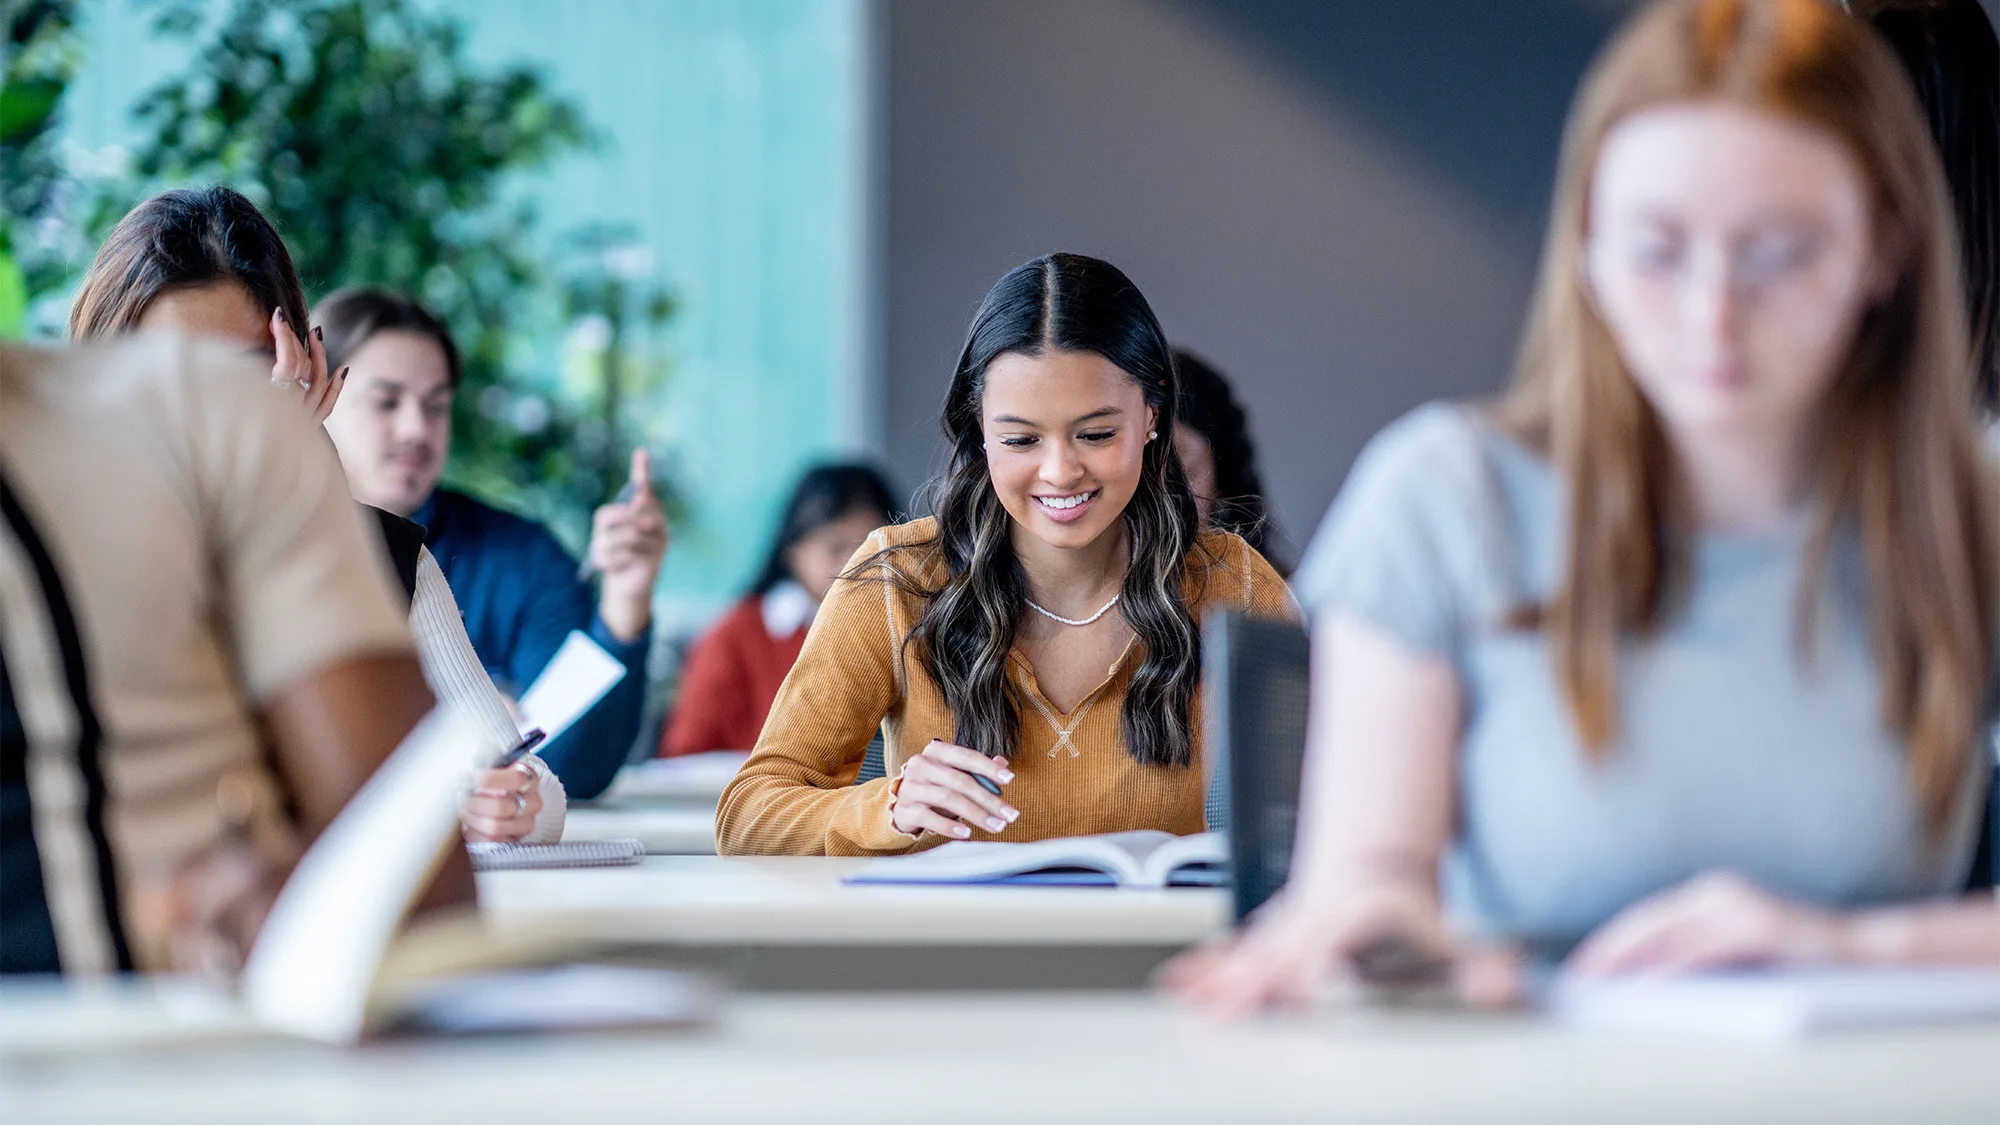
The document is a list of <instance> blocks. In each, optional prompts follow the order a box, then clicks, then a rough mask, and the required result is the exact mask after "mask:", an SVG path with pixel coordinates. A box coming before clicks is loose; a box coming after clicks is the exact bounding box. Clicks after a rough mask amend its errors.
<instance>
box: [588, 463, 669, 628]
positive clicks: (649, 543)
mask: <svg viewBox="0 0 2000 1125" xmlns="http://www.w3.org/2000/svg"><path fill="white" fill-rule="evenodd" d="M666 554H667V514H666V512H665V511H664V510H663V509H662V508H661V507H660V501H659V499H658V498H657V497H655V496H654V495H653V462H652V458H651V457H650V456H649V455H648V454H647V453H646V451H645V450H643V449H635V450H633V451H632V472H631V476H630V478H629V479H627V481H626V482H625V487H624V488H623V489H621V490H619V493H618V496H617V497H616V498H615V499H613V500H612V501H611V503H609V504H606V505H604V506H603V507H601V508H599V509H597V512H596V514H594V515H593V516H592V517H591V521H590V554H589V560H588V562H587V563H586V564H585V570H586V572H588V571H590V570H595V571H596V572H597V573H598V574H599V575H600V576H601V577H600V579H599V582H598V587H597V590H598V592H597V615H598V616H599V617H600V618H602V619H603V621H604V624H605V627H606V628H608V629H610V630H611V634H612V636H615V637H617V638H618V639H619V640H621V641H630V640H634V639H636V638H637V637H638V636H639V634H641V633H643V632H645V631H646V628H647V627H648V626H650V625H651V624H652V623H653V583H654V581H655V580H657V579H658V578H659V576H660V561H661V560H662V559H664V558H665V557H666Z"/></svg>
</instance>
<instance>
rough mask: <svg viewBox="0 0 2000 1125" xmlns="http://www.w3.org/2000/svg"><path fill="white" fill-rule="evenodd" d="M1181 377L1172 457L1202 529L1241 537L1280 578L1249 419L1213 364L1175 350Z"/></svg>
mask: <svg viewBox="0 0 2000 1125" xmlns="http://www.w3.org/2000/svg"><path fill="white" fill-rule="evenodd" d="M1174 369H1175V370H1176V371H1178V372H1180V377H1181V412H1180V419H1179V420H1178V421H1176V422H1175V423H1174V452H1175V453H1177V454H1179V455H1180V459H1181V468H1182V469H1183V470H1185V471H1186V472H1187V478H1188V487H1189V488H1192V489H1193V490H1194V506H1195V511H1196V512H1198V513H1199V514H1200V515H1201V522H1202V526H1204V527H1212V528H1215V529H1216V530H1218V531H1227V532H1231V533H1233V534H1236V535H1241V536H1242V537H1243V541H1244V542H1246V543H1248V544H1250V545H1251V546H1252V547H1254V548H1256V549H1257V553H1258V554H1260V555H1263V556H1264V558H1265V560H1266V561H1268V562H1269V563H1270V564H1271V565H1272V567H1273V568H1275V569H1276V570H1277V571H1278V573H1280V574H1283V573H1284V572H1285V565H1284V563H1283V562H1282V561H1280V560H1279V559H1278V558H1277V557H1275V556H1274V555H1273V554H1272V553H1271V550H1272V546H1273V542H1272V541H1273V540H1274V539H1275V538H1276V535H1275V534H1274V529H1273V528H1272V526H1271V506H1270V502H1269V501H1267V500H1265V499H1264V479H1263V477H1262V475H1261V474H1259V473H1258V471H1257V446H1256V443H1255V442H1253V441H1252V440H1251V439H1250V416H1249V414H1247V413H1245V412H1244V410H1243V407H1242V405H1241V404H1240V403H1238V402H1237V401H1236V395H1235V393H1234V392H1232V391H1231V390H1230V389H1229V380H1228V379H1226V378H1224V377H1223V375H1222V372H1221V371H1219V370H1217V369H1216V368H1215V366H1214V365H1213V364H1210V363H1209V362H1208V361H1207V360H1204V359H1202V358H1201V357H1200V356H1198V355H1196V354H1194V353H1193V352H1191V351H1188V350H1187V349H1186V348H1175V349H1174Z"/></svg>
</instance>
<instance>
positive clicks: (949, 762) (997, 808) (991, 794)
mask: <svg viewBox="0 0 2000 1125" xmlns="http://www.w3.org/2000/svg"><path fill="white" fill-rule="evenodd" d="M967 778H970V779H971V780H972V785H967V784H966V779H967ZM1013 780H1014V773H1013V771H1012V770H1011V769H1009V768H1008V766H1007V759H1006V758H1004V757H1000V756H998V755H992V756H989V755H986V754H982V753H980V752H979V751H977V750H974V749H972V748H970V747H966V746H958V745H955V744H953V743H949V742H946V741H944V740H943V739H932V740H931V741H930V743H929V744H928V745H926V746H925V747H924V749H923V752H922V753H920V754H918V755H917V756H916V757H914V758H911V759H910V760H909V761H907V762H905V763H904V764H903V768H902V772H901V774H900V777H899V778H898V780H897V782H896V788H895V789H894V790H893V793H894V797H893V799H892V800H891V802H890V804H889V822H890V824H891V825H892V826H893V827H894V828H895V829H896V831H898V832H902V833H905V834H907V835H911V836H915V835H919V834H921V833H923V832H935V833H937V834H938V835H940V836H944V837H947V838H949V839H954V840H964V839H968V838H970V837H971V835H972V832H973V830H974V829H975V828H977V829H980V830H983V831H986V832H995V833H998V832H1003V831H1005V830H1006V828H1007V826H1008V825H1010V824H1012V823H1014V822H1015V821H1016V820H1019V819H1020V816H1021V810H1020V809H1018V808H1016V807H1014V806H1013V805H1012V804H1010V803H1009V802H1008V801H1007V800H1006V799H1005V798H1004V797H1003V796H1002V794H1001V789H1000V787H1001V786H1002V785H1005V784H1006V783H1008V782H1010V781H1013Z"/></svg>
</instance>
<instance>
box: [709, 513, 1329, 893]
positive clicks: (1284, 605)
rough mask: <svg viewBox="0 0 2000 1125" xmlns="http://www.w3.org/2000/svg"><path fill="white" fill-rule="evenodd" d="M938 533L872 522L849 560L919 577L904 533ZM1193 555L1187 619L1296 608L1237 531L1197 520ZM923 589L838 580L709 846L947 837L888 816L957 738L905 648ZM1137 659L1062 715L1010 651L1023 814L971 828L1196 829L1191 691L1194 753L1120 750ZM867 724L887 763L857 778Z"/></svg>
mask: <svg viewBox="0 0 2000 1125" xmlns="http://www.w3.org/2000/svg"><path fill="white" fill-rule="evenodd" d="M935 534H936V521H935V520H930V519H923V520H917V521H915V522H913V523H906V524H902V525H899V526H896V527H886V528H883V529H882V530H880V531H877V532H876V533H875V534H874V535H873V536H871V537H870V538H869V540H868V543H867V545H866V546H864V547H863V548H862V549H861V552H860V553H859V554H857V555H856V556H855V561H856V562H859V561H860V560H862V559H866V558H869V557H871V556H872V555H874V554H875V553H876V552H879V551H884V550H892V549H893V550H892V553H891V554H890V555H889V556H888V559H887V561H888V562H889V563H891V564H892V565H897V566H899V567H900V568H901V569H902V570H903V572H904V573H907V574H916V575H920V576H923V577H926V578H928V577H930V576H932V575H934V574H935V573H936V570H935V568H936V567H937V565H938V564H937V563H936V562H935V561H931V559H932V556H931V554H930V552H929V551H928V550H926V549H924V548H920V547H914V546H911V544H915V543H922V542H925V541H927V540H929V539H931V538H932V537H933V536H934V535H935ZM1189 558H1190V562H1189V568H1190V572H1191V574H1190V578H1189V582H1188V590H1189V596H1190V598H1191V599H1192V601H1193V609H1194V611H1195V614H1196V617H1197V618H1199V617H1200V616H1201V615H1202V614H1203V613H1204V612H1206V611H1207V610H1209V609H1212V608H1213V609H1230V610H1238V611H1242V612H1246V613H1250V614H1253V615H1257V616H1264V617H1283V618H1289V619H1294V620H1295V619H1297V617H1298V614H1299V611H1298V606H1297V603H1295V602H1294V601H1293V600H1292V596H1291V592H1290V591H1289V590H1288V589H1286V587H1285V582H1284V579H1282V578H1280V577H1279V576H1278V573H1277V571H1275V570H1273V569H1272V568H1271V564H1270V563H1268V562H1266V561H1264V557H1263V556H1262V555H1259V554H1258V553H1257V552H1256V551H1255V550H1253V549H1252V548H1251V547H1250V545H1249V544H1247V543H1245V542H1244V541H1243V540H1242V539H1241V538H1239V537H1238V536H1235V535H1231V534H1228V533H1226V532H1204V533H1203V534H1202V537H1201V543H1200V545H1199V546H1198V547H1197V548H1196V550H1195V551H1194V552H1193V553H1192V554H1191V555H1190V557H1189ZM927 562H928V565H929V567H930V568H931V569H930V571H929V573H928V574H926V571H925V565H926V563H927ZM923 601H924V599H923V598H922V597H920V596H919V595H916V594H912V593H907V592H905V591H903V590H900V589H898V588H897V587H896V586H894V585H893V584H890V583H888V582H882V581H873V580H862V581H848V580H843V581H840V582H836V583H835V584H834V586H833V589H832V590H831V591H830V592H829V593H828V594H827V597H826V601H825V602H824V603H823V604H822V605H821V606H820V610H819V616H818V617H817V618H815V619H814V621H813V626H812V631H811V632H810V633H809V634H808V635H807V637H806V644H805V649H804V651H803V652H802V653H801V654H800V655H799V661H798V663H797V664H796V665H794V666H793V668H792V671H791V674H790V675H789V676H787V677H786V678H785V683H784V686H783V687H782V688H780V689H779V691H778V698H777V702H776V703H775V704H774V705H773V706H772V708H771V716H770V718H769V720H767V721H766V722H765V724H764V732H763V734H762V735H761V736H760V737H759V738H758V739H757V746H756V749H755V751H754V752H753V753H752V754H751V755H750V760H749V762H747V763H746V764H745V765H744V767H743V770H742V772H740V773H738V774H737V775H736V779H735V780H734V781H732V782H730V784H729V787H728V789H726V790H724V791H723V794H722V802H721V804H720V806H719V807H718V808H717V809H716V814H715V841H716V850H717V851H718V852H720V853H722V854H723V855H894V854H899V853H903V852H911V851H919V850H922V849H923V848H926V847H930V846H933V845H935V844H939V843H943V842H944V839H945V838H944V837H941V836H938V835H936V834H934V833H924V834H922V835H920V836H910V835H905V834H904V833H901V832H898V831H896V829H895V828H894V827H893V826H892V825H891V824H890V821H889V798H890V793H891V790H892V786H893V785H894V780H895V778H896V777H897V776H898V775H899V774H900V773H901V772H902V767H903V763H904V762H906V761H908V760H909V759H910V758H911V757H913V756H915V755H916V754H919V753H921V752H922V751H923V748H924V747H925V746H927V745H929V744H930V741H931V740H932V739H934V738H937V739H943V740H945V741H947V742H949V741H952V739H953V731H954V729H955V724H954V723H953V721H952V715H951V711H950V709H949V708H948V707H946V706H945V700H944V693H943V691H942V690H941V689H940V688H939V687H938V685H937V682H936V681H935V680H933V679H932V678H931V677H930V674H929V673H928V672H926V671H925V670H924V667H923V664H922V662H921V661H919V660H917V659H916V658H915V656H914V655H913V654H909V655H908V656H907V658H906V654H905V652H904V648H903V639H904V638H905V637H906V636H908V634H909V632H910V629H911V628H912V627H914V626H915V624H916V621H917V618H918V617H919V615H920V614H921V613H922V611H923ZM1139 660H1140V653H1139V646H1138V645H1136V644H1134V645H1133V646H1131V647H1130V648H1128V649H1127V650H1126V652H1125V655H1124V656H1122V657H1120V658H1119V660H1118V663H1117V664H1115V665H1113V666H1112V668H1111V670H1110V675H1109V676H1108V677H1107V678H1106V679H1105V681H1104V682H1103V683H1102V684H1099V685H1098V686H1097V688H1096V689H1095V690H1094V691H1092V692H1091V693H1090V694H1089V695H1088V696H1086V697H1084V699H1083V701H1082V702H1081V703H1079V704H1078V705H1077V707H1076V709H1075V710H1074V711H1072V712H1070V713H1069V714H1067V715H1065V714H1061V713H1059V712H1058V711H1057V710H1056V709H1055V707H1054V706H1053V705H1052V704H1050V703H1049V702H1048V700H1047V699H1046V698H1044V697H1043V695H1042V693H1041V689H1040V688H1039V687H1038V686H1037V685H1036V683H1035V675H1034V669H1033V668H1031V667H1030V666H1029V664H1028V662H1027V660H1026V659H1025V658H1024V657H1022V656H1021V654H1020V651H1019V650H1018V649H1016V650H1015V652H1014V654H1013V656H1012V659H1011V660H1010V661H1009V668H1008V674H1009V676H1010V677H1011V678H1012V679H1013V681H1014V685H1015V687H1016V688H1017V689H1018V693H1019V697H1020V698H1021V699H1023V700H1024V701H1025V704H1024V706H1023V707H1022V709H1021V741H1022V745H1021V746H1020V748H1019V749H1018V751H1017V752H1016V753H1014V754H1011V755H1009V763H1010V767H1011V768H1012V770H1013V771H1014V780H1013V782H1011V783H1010V784H1009V785H1008V786H1007V794H1006V796H1007V801H1008V803H1009V804H1012V805H1013V806H1014V807H1015V808H1017V809H1020V810H1021V819H1020V820H1018V821H1016V822H1015V823H1014V824H1011V825H1009V826H1008V827H1007V828H1006V829H1005V830H1004V831H1001V832H997V833H989V832H986V831H984V830H983V829H979V828H977V827H975V828H974V830H973V833H972V837H971V838H972V839H974V840H985V839H992V840H1014V841H1022V840H1040V839H1047V838H1050V837H1056V836H1081V835H1089V834H1092V833H1098V832H1119V831H1124V830H1127V829H1135V828H1158V829H1164V830H1166V831H1168V832H1173V833H1177V834H1181V835H1185V834H1188V833H1192V832H1200V831H1202V830H1203V829H1204V828H1205V827H1206V826H1205V824H1204V822H1203V816H1202V797H1203V792H1204V788H1205V785H1204V781H1205V770H1204V752H1203V747H1202V736H1201V730H1202V724H1201V714H1200V701H1199V698H1197V700H1196V703H1195V714H1194V715H1193V720H1194V726H1193V729H1194V731H1195V742H1194V757H1193V764H1192V765H1191V766H1187V767H1178V766H1144V765H1140V764H1139V763H1137V762H1135V761H1133V760H1132V757H1131V755H1129V754H1127V753H1126V752H1125V740H1124V737H1123V734H1122V731H1121V725H1120V724H1121V715H1122V712H1123V708H1124V703H1125V692H1126V689H1127V687H1128V686H1129V684H1130V683H1131V677H1132V672H1133V670H1134V669H1135V668H1136V667H1137V666H1138V662H1139ZM878 725H879V726H880V728H881V730H882V734H883V739H884V764H885V765H886V766H887V769H888V776H887V777H884V778H878V779H876V780H874V781H870V782H867V783H866V784H863V785H855V784H854V778H855V776H856V775H857V774H858V773H859V772H860V770H861V759H862V755H863V754H864V753H865V752H866V751H867V748H868V743H869V741H870V739H872V738H873V737H874V734H875V730H876V728H877V726H878Z"/></svg>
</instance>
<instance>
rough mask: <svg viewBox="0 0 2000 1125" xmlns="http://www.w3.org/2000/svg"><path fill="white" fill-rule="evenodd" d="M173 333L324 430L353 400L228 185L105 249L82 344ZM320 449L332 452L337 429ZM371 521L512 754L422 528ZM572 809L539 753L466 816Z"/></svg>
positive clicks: (527, 823)
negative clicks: (234, 351) (228, 349)
mask: <svg viewBox="0 0 2000 1125" xmlns="http://www.w3.org/2000/svg"><path fill="white" fill-rule="evenodd" d="M173 330H177V331H182V332H191V333H198V334H201V335H205V336H209V337H212V338H214V339H218V340H222V341H226V342H228V343H230V344H232V345H234V346H235V347H237V348H238V349H240V350H241V351H243V352H245V353H249V354H254V355H256V356H259V357H260V358H261V359H268V360H272V363H271V364H270V370H271V382H272V384H273V385H274V386H275V387H277V388H278V390H279V391H281V392H283V393H286V394H290V395H295V396H297V397H299V398H301V399H302V401H303V403H304V405H305V407H306V409H307V410H308V411H309V412H310V413H311V415H312V418H313V420H314V421H315V422H324V421H325V419H326V416H327V414H328V413H329V412H331V411H332V409H333V407H334V404H335V402H337V401H338V400H339V398H340V389H341V385H342V383H343V382H344V379H345V376H346V371H345V370H341V369H336V370H334V371H332V372H329V371H328V369H327V362H326V348H325V345H324V343H323V342H322V340H321V332H320V331H319V330H318V329H312V330H308V328H307V327H306V298H305V290H304V288H303V287H301V286H300V284H299V278H298V273H297V271H296V270H295V269H294V268H293V266H292V256H291V253H290V251H288V250H287V249H286V248H285V243H284V240H283V239H281V238H280V237H279V236H278V232H277V229H276V228H275V227H273V226H272V225H271V224H270V222H269V221H268V220H266V219H265V218H264V216H263V214H262V213H261V212H260V211H258V210H257V208H256V205H255V204H253V203H251V202H250V201H249V200H248V199H246V198H244V197H243V196H242V195H241V194H239V193H237V192H235V191H231V190H230V189H228V188H225V187H208V188H199V189H191V190H178V191H168V192H163V193H161V194H159V195H156V196H154V197H153V198H151V199H149V200H147V201H146V202H144V203H141V204H140V205H139V206H137V207H134V208H133V209H132V211H131V213H130V214H128V215H126V216H125V217H124V218H123V219H121V220H120V221H119V223H118V226H117V227H116V228H114V229H113V230H112V232H111V234H110V236H109V237H107V238H106V239H105V240H104V245H103V247H101V248H100V249H99V250H98V253H97V258H96V260H95V261H93V262H92V263H91V267H90V271H89V273H87V274H86V275H85V276H84V280H83V284H82V286H81V287H80V288H79V289H78V291H77V296H76V301H75V303H74V304H73V305H72V306H71V309H70V337H71V339H73V340H76V341H79V342H80V341H86V340H100V339H106V338H109V337H113V336H121V335H125V334H127V333H133V332H159V331H173ZM312 444H313V446H314V452H315V453H319V452H324V451H326V449H327V448H328V442H327V440H326V435H325V434H324V432H320V433H317V434H315V435H314V437H313V442H312ZM225 452H226V451H225ZM367 515H368V517H369V519H370V521H371V522H372V523H373V524H374V526H375V529H376V531H377V532H378V539H379V541H380V543H381V545H382V546H383V547H384V548H385V549H386V551H387V553H388V556H389V560H390V563H391V565H392V568H393V570H394V572H395V575H396V578H397V579H398V580H399V582H400V584H401V589H402V593H403V595H404V602H405V605H406V606H407V608H408V612H409V621H410V628H411V630H412V631H413V633H414V634H415V637H416V641H417V653H418V656H419V658H420V659H421V661H422V663H423V669H424V675H425V677H426V678H427V679H428V680H429V682H430V685H431V688H432V690H434V691H435V692H436V693H437V695H438V696H439V697H440V698H442V699H444V700H445V701H446V702H449V703H452V704H455V705H456V706H457V707H458V709H459V711H460V712H461V713H463V714H464V715H466V716H467V717H468V718H469V719H470V720H471V721H473V722H474V723H476V724H477V726H478V727H479V729H480V731H481V733H482V734H483V735H484V736H485V741H486V742H487V743H488V744H489V747H490V748H491V749H492V750H493V751H494V753H495V755H496V756H497V755H498V754H499V753H501V752H504V751H506V750H507V749H509V748H511V747H512V746H513V745H514V744H515V743H516V742H517V741H518V740H519V734H518V732H517V731H516V730H515V727H514V722H513V719H512V717H511V715H510V713H509V712H508V709H507V704H506V701H505V700H503V699H501V698H500V695H499V693H498V692H497V691H495V690H494V687H493V683H492V681H491V680H490V679H488V678H487V675H486V672H485V670H484V669H483V668H482V667H481V666H480V664H479V660H478V658H477V656H475V655H474V653H473V651H472V646H471V644H470V643H469V642H468V641H467V639H466V636H465V626H464V624H463V623H462V622H461V621H460V620H459V613H458V605H457V603H456V602H455V601H454V600H453V598H452V593H451V587H450V586H448V585H447V584H446V583H445V578H444V574H443V573H442V572H441V571H440V570H439V569H438V565H437V561H436V560H435V559H433V558H432V557H431V554H430V552H429V551H428V550H426V549H425V547H424V541H423V529H422V528H421V527H418V526H417V525H415V524H412V523H410V522H409V521H408V520H405V519H402V518H401V517H399V516H396V515H392V514H390V513H388V512H384V511H381V510H379V509H370V510H369V511H368V512H367ZM565 808H566V800H565V798H564V794H563V789H562V783H561V782H560V781H558V780H557V779H556V776H555V774H554V773H553V772H552V771H550V770H549V768H548V767H547V766H546V765H544V764H543V763H542V761H541V760H540V759H539V758H537V757H535V756H534V755H532V754H531V755H528V756H527V757H524V758H522V759H521V760H520V761H518V762H516V763H515V764H513V765H511V766H507V767H504V768H501V769H494V770H482V771H480V772H479V774H478V776H477V777H476V778H475V783H474V787H473V792H472V793H471V795H470V796H468V797H467V799H466V803H465V807H464V809H463V810H462V813H461V820H462V821H463V823H464V826H465V831H466V834H467V835H468V836H469V837H471V838H472V839H474V840H482V841H500V842H505V843H520V842H530V843H544V842H553V841H555V840H558V839H561V838H562V826H563V819H564V812H565Z"/></svg>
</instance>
